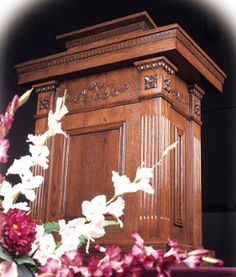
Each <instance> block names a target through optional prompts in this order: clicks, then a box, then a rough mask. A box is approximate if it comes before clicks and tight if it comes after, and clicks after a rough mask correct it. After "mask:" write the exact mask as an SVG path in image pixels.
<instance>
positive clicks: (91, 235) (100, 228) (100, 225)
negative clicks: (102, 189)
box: [83, 215, 106, 253]
mask: <svg viewBox="0 0 236 277" xmlns="http://www.w3.org/2000/svg"><path fill="white" fill-rule="evenodd" d="M104 226H105V218H104V216H103V215H100V216H97V217H96V218H93V220H92V221H91V222H90V223H87V224H85V225H84V230H83V236H85V237H86V238H87V240H88V241H87V245H86V253H88V249H89V244H90V240H91V241H94V239H97V238H100V237H103V236H104V235H105V233H106V232H105V229H104Z"/></svg>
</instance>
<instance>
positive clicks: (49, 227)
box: [43, 221, 60, 234]
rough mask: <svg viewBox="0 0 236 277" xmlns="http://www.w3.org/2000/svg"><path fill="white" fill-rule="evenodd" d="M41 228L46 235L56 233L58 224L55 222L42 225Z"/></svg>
mask: <svg viewBox="0 0 236 277" xmlns="http://www.w3.org/2000/svg"><path fill="white" fill-rule="evenodd" d="M43 227H44V230H45V233H46V234H50V233H53V232H58V231H59V229H60V227H59V224H58V223H57V222H55V221H52V222H47V223H44V224H43Z"/></svg>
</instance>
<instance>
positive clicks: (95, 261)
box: [86, 257, 104, 277]
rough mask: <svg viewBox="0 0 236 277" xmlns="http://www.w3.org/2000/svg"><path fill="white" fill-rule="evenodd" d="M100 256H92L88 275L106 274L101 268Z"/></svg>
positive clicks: (90, 276) (98, 275)
mask: <svg viewBox="0 0 236 277" xmlns="http://www.w3.org/2000/svg"><path fill="white" fill-rule="evenodd" d="M99 262H100V261H99V258H98V257H91V259H90V260H89V264H88V272H87V274H86V276H89V277H92V276H97V277H100V276H104V275H103V271H102V270H101V269H100V268H99Z"/></svg>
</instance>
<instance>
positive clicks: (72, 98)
mask: <svg viewBox="0 0 236 277" xmlns="http://www.w3.org/2000/svg"><path fill="white" fill-rule="evenodd" d="M129 87H130V84H129V83H128V82H125V84H124V85H123V86H122V87H117V86H116V85H114V84H104V83H103V82H102V81H100V80H96V81H94V82H91V83H90V85H89V86H88V87H86V88H82V89H80V90H79V91H77V92H76V94H75V95H67V98H66V101H67V102H71V103H80V102H83V103H84V104H87V103H90V102H92V101H98V100H105V99H107V98H108V97H110V96H111V97H115V96H118V95H119V94H120V93H123V92H125V91H127V90H128V89H129Z"/></svg>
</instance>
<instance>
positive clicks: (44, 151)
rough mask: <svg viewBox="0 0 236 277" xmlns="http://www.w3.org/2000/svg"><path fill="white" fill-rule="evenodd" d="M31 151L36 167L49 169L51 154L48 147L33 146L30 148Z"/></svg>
mask: <svg viewBox="0 0 236 277" xmlns="http://www.w3.org/2000/svg"><path fill="white" fill-rule="evenodd" d="M29 151H30V153H31V155H32V160H33V163H34V165H36V164H37V165H40V166H42V167H43V168H44V169H47V168H48V162H49V161H48V156H49V154H50V152H49V149H48V147H47V146H46V145H42V146H35V145H32V144H31V145H30V147H29Z"/></svg>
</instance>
